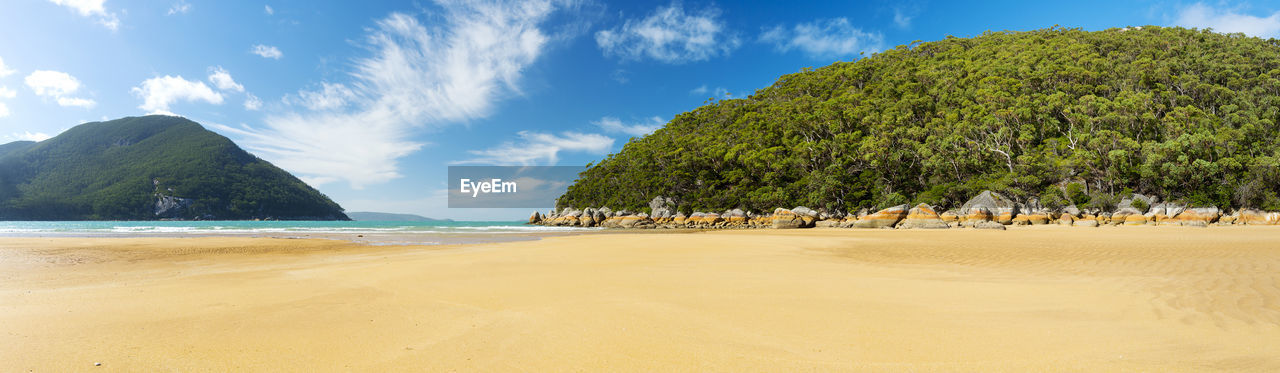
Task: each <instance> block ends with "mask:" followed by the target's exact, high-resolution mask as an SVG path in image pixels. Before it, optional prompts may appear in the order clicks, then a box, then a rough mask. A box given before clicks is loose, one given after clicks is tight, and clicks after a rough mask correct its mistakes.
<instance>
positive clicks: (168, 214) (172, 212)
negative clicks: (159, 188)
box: [154, 193, 195, 218]
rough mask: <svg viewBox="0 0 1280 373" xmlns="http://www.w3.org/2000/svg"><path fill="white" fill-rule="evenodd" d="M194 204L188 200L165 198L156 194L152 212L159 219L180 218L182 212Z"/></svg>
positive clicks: (191, 200) (172, 197)
mask: <svg viewBox="0 0 1280 373" xmlns="http://www.w3.org/2000/svg"><path fill="white" fill-rule="evenodd" d="M194 202H195V200H193V199H190V198H182V197H174V196H166V195H164V194H160V193H156V206H155V210H154V211H155V213H156V217H159V218H180V217H182V216H183V215H182V213H183V211H184V210H186V209H187V207H188V206H191V204H192V203H194Z"/></svg>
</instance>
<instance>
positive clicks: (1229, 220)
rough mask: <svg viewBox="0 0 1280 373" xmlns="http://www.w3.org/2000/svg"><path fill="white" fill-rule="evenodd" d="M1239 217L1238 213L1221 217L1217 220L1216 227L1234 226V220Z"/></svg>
mask: <svg viewBox="0 0 1280 373" xmlns="http://www.w3.org/2000/svg"><path fill="white" fill-rule="evenodd" d="M1239 217H1240V213H1239V212H1233V213H1231V214H1230V215H1223V216H1222V217H1220V218H1218V225H1231V224H1235V222H1236V219H1237V218H1239Z"/></svg>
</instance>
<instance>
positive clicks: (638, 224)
mask: <svg viewBox="0 0 1280 373" xmlns="http://www.w3.org/2000/svg"><path fill="white" fill-rule="evenodd" d="M618 228H653V220H651V219H649V218H648V217H645V216H639V215H627V216H623V217H621V218H618Z"/></svg>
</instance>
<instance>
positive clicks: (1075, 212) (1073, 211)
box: [1062, 205, 1080, 217]
mask: <svg viewBox="0 0 1280 373" xmlns="http://www.w3.org/2000/svg"><path fill="white" fill-rule="evenodd" d="M1062 213H1063V214H1070V215H1071V216H1072V217H1076V216H1080V208H1079V207H1076V205H1071V206H1067V207H1064V208H1062Z"/></svg>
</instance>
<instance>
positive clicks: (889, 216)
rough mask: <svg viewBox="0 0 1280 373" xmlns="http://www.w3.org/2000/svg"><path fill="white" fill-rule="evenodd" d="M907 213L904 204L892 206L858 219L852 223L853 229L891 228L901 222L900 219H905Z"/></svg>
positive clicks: (907, 209) (907, 210)
mask: <svg viewBox="0 0 1280 373" xmlns="http://www.w3.org/2000/svg"><path fill="white" fill-rule="evenodd" d="M909 212H910V211H909V208H908V207H907V205H905V204H904V205H897V206H893V207H890V208H887V209H884V210H880V211H876V212H875V213H874V214H868V215H867V216H864V217H862V218H859V219H858V221H857V222H855V223H853V227H854V228H893V226H894V225H896V224H898V222H900V221H902V219H906V218H907V214H908V213H909Z"/></svg>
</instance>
